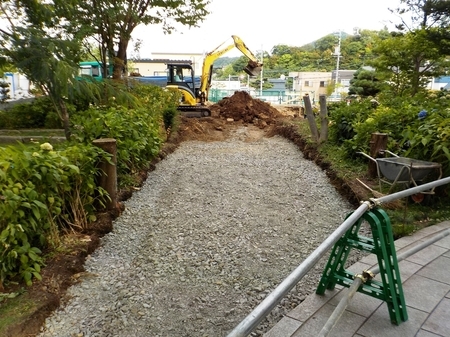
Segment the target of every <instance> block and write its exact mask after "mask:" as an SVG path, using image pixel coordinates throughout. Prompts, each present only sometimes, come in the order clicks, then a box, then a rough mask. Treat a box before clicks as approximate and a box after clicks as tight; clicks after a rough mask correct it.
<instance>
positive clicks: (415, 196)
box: [410, 193, 425, 204]
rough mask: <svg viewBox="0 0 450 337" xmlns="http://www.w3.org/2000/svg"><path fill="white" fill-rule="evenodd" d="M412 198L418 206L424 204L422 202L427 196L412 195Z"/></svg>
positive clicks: (421, 194) (420, 194)
mask: <svg viewBox="0 0 450 337" xmlns="http://www.w3.org/2000/svg"><path fill="white" fill-rule="evenodd" d="M410 198H411V200H412V201H413V202H415V203H416V204H420V203H422V201H424V200H425V194H423V193H416V194H413V195H411V196H410Z"/></svg>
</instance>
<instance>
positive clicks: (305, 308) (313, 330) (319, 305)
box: [264, 221, 450, 337]
mask: <svg viewBox="0 0 450 337" xmlns="http://www.w3.org/2000/svg"><path fill="white" fill-rule="evenodd" d="M433 227H435V228H430V229H426V230H425V231H424V232H422V233H420V232H418V233H414V234H413V235H412V236H409V237H404V238H401V239H400V240H397V241H396V242H395V243H396V247H397V254H399V253H400V252H401V251H405V250H408V249H410V248H411V247H414V246H416V245H417V244H418V243H419V242H423V241H425V240H427V239H429V238H430V237H432V236H434V235H436V233H438V232H440V231H442V230H445V229H448V228H450V221H446V222H444V223H442V224H439V225H435V226H433ZM427 228H428V227H427ZM397 243H398V244H397ZM449 244H450V236H447V237H445V238H443V239H441V240H440V241H438V242H436V243H434V244H433V245H431V246H429V247H427V248H425V249H423V250H421V251H420V252H418V253H416V254H414V255H412V256H410V257H408V258H407V259H406V260H403V261H401V262H400V263H399V270H400V273H401V280H402V283H403V290H404V294H405V301H406V305H407V313H408V317H409V318H408V320H407V321H406V322H401V323H400V324H399V325H395V324H392V323H391V321H390V317H389V312H388V309H387V305H386V303H385V302H383V301H380V300H378V299H375V298H372V297H370V296H367V295H363V294H361V293H356V294H355V295H354V297H353V299H352V301H350V303H349V306H348V307H347V309H346V311H345V312H344V314H343V317H345V319H344V320H343V319H342V318H341V321H340V322H338V327H335V329H333V331H332V332H331V333H330V334H329V336H336V337H341V336H342V337H344V336H345V337H348V336H352V337H389V336H392V337H397V336H416V337H437V336H440V337H442V336H448V337H450V326H449V324H450V318H449V317H450V281H449V280H450V268H449V266H450V248H449V247H448V246H449ZM374 265H377V258H376V256H375V255H373V254H370V255H368V256H366V257H364V258H363V259H361V260H360V261H359V262H357V263H356V264H354V265H352V266H349V267H348V268H346V269H348V270H349V271H351V272H355V273H360V272H361V271H362V270H364V269H367V268H368V269H372V268H373V266H374ZM378 276H379V275H378ZM378 279H379V278H378ZM346 291H347V288H342V287H341V286H337V287H336V289H335V290H333V291H328V290H327V291H326V292H325V295H323V296H320V295H316V294H312V295H309V296H308V297H307V298H306V299H305V301H303V302H302V303H301V304H300V305H299V306H297V307H296V308H295V309H293V310H292V311H291V312H290V313H289V314H288V315H287V318H289V319H286V320H282V321H280V322H279V324H281V323H282V324H285V323H286V324H287V328H286V329H287V330H286V332H287V334H283V333H279V334H277V335H274V334H273V335H270V336H264V337H275V336H277V337H294V336H308V337H309V336H316V335H317V334H318V333H319V332H320V330H321V329H322V328H323V326H324V324H325V323H326V321H327V320H328V318H329V317H330V315H331V314H332V313H333V311H334V309H335V308H336V305H337V304H338V303H339V301H340V299H341V298H342V297H343V296H345V292H346ZM349 320H350V321H349ZM351 320H354V321H351ZM296 321H297V322H296ZM443 322H444V323H443ZM341 324H343V325H342V326H341ZM358 324H360V327H359V328H358V329H357V330H356V331H354V329H355V327H356V326H357V325H358ZM297 326H299V328H298V329H297V330H296V331H295V332H294V333H293V334H292V333H291V331H292V330H293V329H294V328H295V327H297ZM341 327H342V328H341ZM274 328H275V327H274ZM274 331H277V330H274ZM278 331H282V330H278Z"/></svg>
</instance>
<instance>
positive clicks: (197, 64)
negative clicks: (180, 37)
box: [129, 53, 205, 76]
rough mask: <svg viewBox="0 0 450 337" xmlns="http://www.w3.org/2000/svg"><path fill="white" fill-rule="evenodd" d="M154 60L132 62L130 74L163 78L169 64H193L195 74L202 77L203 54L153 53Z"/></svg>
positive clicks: (146, 59)
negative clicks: (135, 73)
mask: <svg viewBox="0 0 450 337" xmlns="http://www.w3.org/2000/svg"><path fill="white" fill-rule="evenodd" d="M152 56H153V58H151V59H148V58H145V59H137V60H132V61H130V63H131V66H130V69H129V72H137V73H139V74H141V75H142V76H161V75H165V74H166V64H167V63H178V62H179V63H180V64H181V63H183V64H191V65H192V67H193V68H194V72H195V74H197V75H200V74H201V72H202V66H203V60H204V58H205V55H204V54H203V53H152Z"/></svg>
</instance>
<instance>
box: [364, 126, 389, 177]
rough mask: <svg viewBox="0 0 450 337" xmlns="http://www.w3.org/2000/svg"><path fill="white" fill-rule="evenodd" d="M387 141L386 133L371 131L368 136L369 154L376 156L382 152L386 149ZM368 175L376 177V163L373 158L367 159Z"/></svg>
mask: <svg viewBox="0 0 450 337" xmlns="http://www.w3.org/2000/svg"><path fill="white" fill-rule="evenodd" d="M387 142H388V134H387V133H378V132H375V133H372V135H371V138H370V156H371V157H372V158H378V157H380V156H381V154H382V152H383V151H384V150H386V147H387ZM368 170H369V176H370V177H372V178H375V177H378V171H377V164H376V163H375V162H374V161H373V160H369V168H368Z"/></svg>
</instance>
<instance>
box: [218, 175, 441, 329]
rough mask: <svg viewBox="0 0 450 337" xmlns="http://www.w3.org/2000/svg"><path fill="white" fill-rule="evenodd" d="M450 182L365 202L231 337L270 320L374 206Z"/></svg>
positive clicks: (438, 182)
mask: <svg viewBox="0 0 450 337" xmlns="http://www.w3.org/2000/svg"><path fill="white" fill-rule="evenodd" d="M447 183H450V177H447V178H443V179H439V180H436V181H433V182H430V183H427V184H423V185H420V186H416V187H413V188H410V189H407V190H404V191H401V192H397V193H393V194H390V195H387V196H384V197H381V198H378V199H371V201H370V202H369V201H364V202H363V203H361V205H360V206H359V207H358V208H357V209H356V210H355V211H354V212H353V213H352V214H351V215H350V216H349V217H348V218H347V219H346V220H345V221H344V222H343V223H342V224H341V225H340V226H339V227H338V228H337V229H336V230H335V231H334V232H333V233H332V234H331V235H330V236H329V237H328V238H327V239H326V240H325V241H324V242H322V244H321V245H320V246H319V247H317V248H316V250H314V251H313V252H312V253H311V255H309V256H308V257H307V258H306V259H305V260H304V261H303V262H302V264H300V265H299V266H298V267H297V268H296V269H295V270H294V271H293V272H292V273H291V274H290V275H289V276H288V277H286V278H285V279H284V280H283V282H281V283H280V284H279V285H278V287H277V288H275V290H274V291H272V292H271V293H270V294H269V295H267V297H266V298H265V299H264V300H263V301H262V302H261V303H260V304H259V305H258V306H257V307H256V308H255V309H253V311H252V312H251V313H250V314H249V315H247V317H245V318H244V320H243V321H242V322H241V323H239V325H237V326H236V327H235V328H234V329H233V330H232V331H231V332H230V333H229V334H228V335H227V337H241V336H242V337H245V336H247V335H249V334H250V333H251V332H252V330H253V329H254V328H255V327H256V326H257V325H258V324H259V323H260V322H261V321H262V320H263V318H264V317H266V316H267V315H268V314H269V313H270V312H271V311H272V309H273V308H274V307H275V306H276V305H277V304H278V303H279V302H280V301H281V300H282V299H283V297H284V296H286V294H287V293H288V292H289V291H290V290H291V289H292V288H293V287H294V286H295V285H296V284H297V283H298V282H299V281H300V280H301V279H302V278H303V276H305V275H306V273H307V272H308V271H309V270H310V269H311V268H312V267H313V266H314V265H315V264H316V263H317V262H318V261H319V260H320V258H321V257H322V256H324V255H325V253H326V252H327V251H328V250H329V249H330V248H331V247H332V246H333V245H334V244H335V243H336V242H337V241H338V240H339V239H340V237H341V236H342V235H344V234H345V232H346V231H347V230H348V229H350V227H351V226H352V225H353V224H354V223H355V222H356V221H357V220H358V219H359V218H360V217H361V216H362V215H363V214H364V213H365V212H366V211H367V210H369V209H370V208H371V207H373V206H374V205H380V204H382V203H385V202H390V201H393V200H396V199H400V198H403V197H406V196H410V195H413V194H416V193H419V192H422V191H426V190H429V189H430V188H433V187H436V186H440V185H444V184H447Z"/></svg>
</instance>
